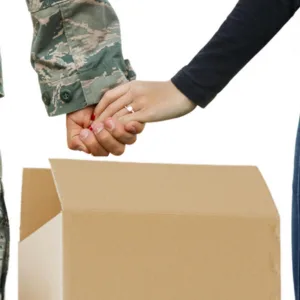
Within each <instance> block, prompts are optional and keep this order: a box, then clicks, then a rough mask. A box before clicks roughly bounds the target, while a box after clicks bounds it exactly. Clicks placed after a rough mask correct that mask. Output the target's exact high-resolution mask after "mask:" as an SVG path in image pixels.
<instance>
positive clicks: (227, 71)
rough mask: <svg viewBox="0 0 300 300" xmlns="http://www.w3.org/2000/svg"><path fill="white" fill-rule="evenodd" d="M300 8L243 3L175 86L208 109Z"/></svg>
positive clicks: (277, 2)
mask: <svg viewBox="0 0 300 300" xmlns="http://www.w3.org/2000/svg"><path fill="white" fill-rule="evenodd" d="M299 6H300V0H240V1H239V2H238V3H237V5H236V7H235V8H234V9H233V11H232V12H231V14H230V15H229V16H228V18H227V19H226V20H225V22H224V23H223V24H222V26H221V27H220V28H219V30H218V31H217V32H216V34H215V35H214V36H213V37H212V39H211V40H210V41H209V42H208V43H207V44H206V46H205V47H204V48H203V49H202V50H201V51H200V52H199V53H198V54H197V55H196V56H195V57H194V59H193V60H192V61H191V62H190V63H189V64H188V65H187V66H185V67H184V68H183V69H181V70H180V71H179V72H178V73H177V74H176V75H175V76H174V77H173V78H172V82H173V83H174V84H175V86H176V87H177V88H178V89H179V90H180V91H181V92H182V93H183V94H185V95H186V96H187V97H188V98H189V99H190V100H191V101H193V102H195V103H196V104H197V105H199V106H200V107H202V108H204V107H206V106H207V105H208V104H209V103H210V102H211V101H212V100H213V99H214V98H215V97H216V95H217V94H218V93H219V92H221V91H222V89H223V88H224V87H225V86H226V85H227V84H228V83H229V82H230V80H231V79H232V78H233V77H234V76H235V75H236V74H237V73H238V72H239V71H240V70H241V69H242V68H243V67H244V66H245V65H246V64H247V63H248V62H249V61H250V60H251V59H252V58H253V57H254V56H255V55H256V54H257V53H258V52H259V51H260V50H261V49H262V48H263V47H264V46H265V45H266V44H267V43H268V42H269V41H270V40H271V39H272V38H273V37H274V36H275V35H276V34H277V33H278V31H279V30H280V29H281V28H282V27H283V26H284V25H285V24H286V23H287V21H288V20H289V19H290V18H291V17H292V16H293V15H294V13H295V12H296V11H297V9H298V8H299Z"/></svg>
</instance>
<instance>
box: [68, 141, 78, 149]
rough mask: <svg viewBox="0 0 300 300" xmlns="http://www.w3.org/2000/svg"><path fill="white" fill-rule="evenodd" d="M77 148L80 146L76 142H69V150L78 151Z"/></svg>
mask: <svg viewBox="0 0 300 300" xmlns="http://www.w3.org/2000/svg"><path fill="white" fill-rule="evenodd" d="M77 147H78V145H77V143H76V142H74V141H69V142H68V148H69V149H70V150H76V149H77Z"/></svg>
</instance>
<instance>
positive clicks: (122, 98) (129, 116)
mask: <svg viewBox="0 0 300 300" xmlns="http://www.w3.org/2000/svg"><path fill="white" fill-rule="evenodd" d="M125 106H131V107H132V109H133V111H134V113H128V110H127V109H126V108H125ZM195 107H196V104H194V103H193V102H191V101H190V100H189V99H188V98H187V97H186V96H185V95H183V94H182V93H181V92H180V91H179V90H178V89H177V88H176V87H175V85H174V84H173V83H172V82H171V81H167V82H148V81H131V82H129V83H126V84H124V85H121V86H118V87H116V88H115V89H113V90H110V91H108V92H107V93H106V94H105V95H104V97H103V98H102V100H101V101H100V103H99V104H98V105H97V107H96V109H95V116H96V118H97V117H99V118H100V120H105V119H106V118H108V117H111V116H113V117H114V118H117V119H119V120H120V121H121V122H122V123H123V124H125V129H126V130H128V131H130V129H131V128H132V127H134V126H135V124H136V123H135V124H134V123H133V122H140V123H147V122H158V121H164V120H168V119H174V118H178V117H181V116H184V115H186V114H188V113H190V112H191V111H192V110H194V109H195Z"/></svg>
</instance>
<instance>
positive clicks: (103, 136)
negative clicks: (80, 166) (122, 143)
mask: <svg viewBox="0 0 300 300" xmlns="http://www.w3.org/2000/svg"><path fill="white" fill-rule="evenodd" d="M98 139H99V140H100V142H103V143H106V142H108V141H109V140H110V134H109V133H108V132H107V131H106V130H105V131H101V133H99V135H98Z"/></svg>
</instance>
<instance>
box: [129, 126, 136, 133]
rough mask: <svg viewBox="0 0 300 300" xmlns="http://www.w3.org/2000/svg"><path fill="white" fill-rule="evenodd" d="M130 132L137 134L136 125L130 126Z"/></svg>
mask: <svg viewBox="0 0 300 300" xmlns="http://www.w3.org/2000/svg"><path fill="white" fill-rule="evenodd" d="M128 131H129V132H130V133H132V134H136V129H135V127H133V126H132V127H130V128H129V130H128Z"/></svg>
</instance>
